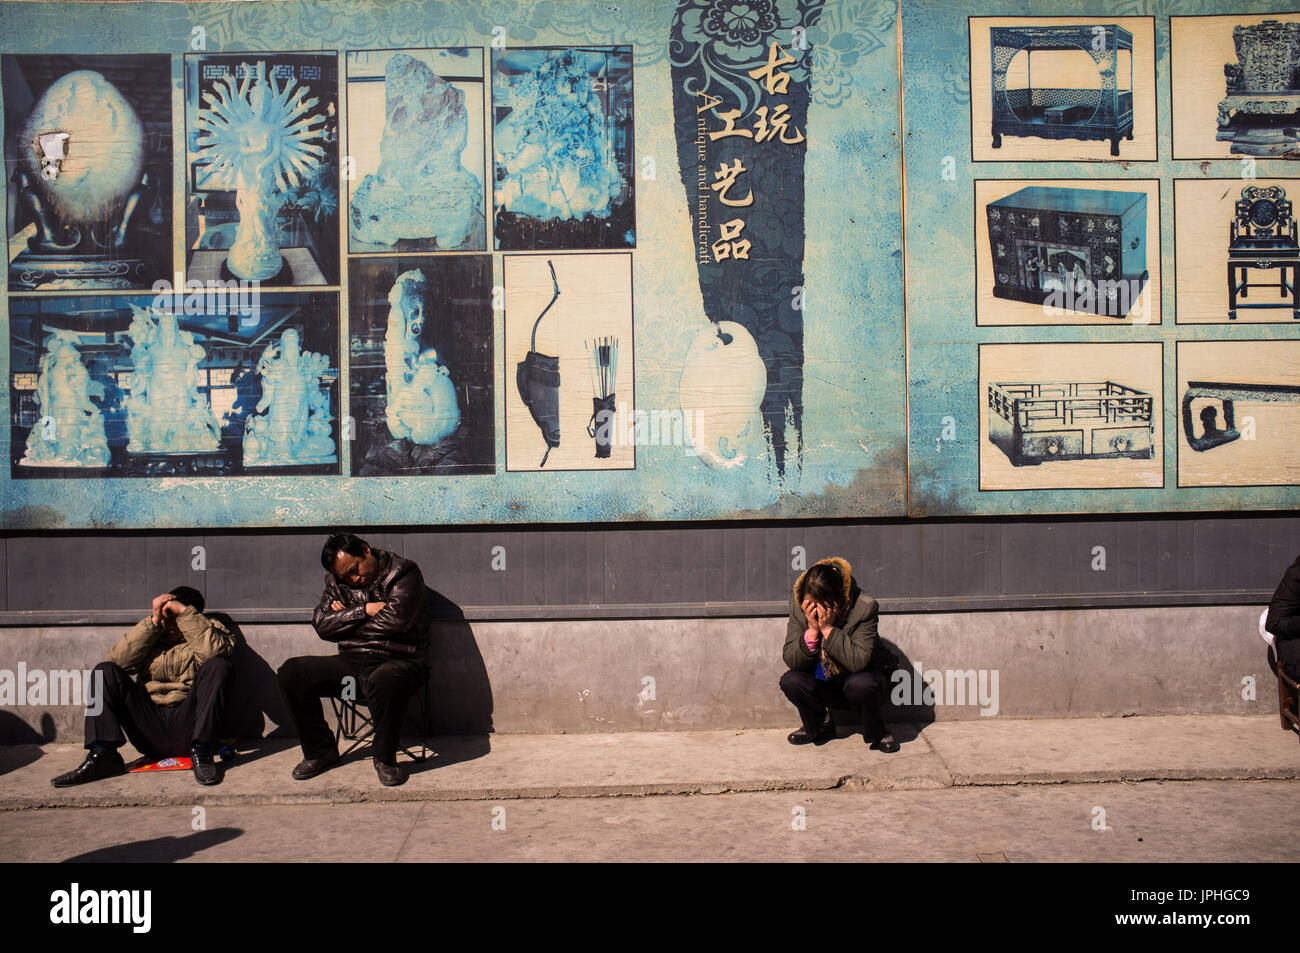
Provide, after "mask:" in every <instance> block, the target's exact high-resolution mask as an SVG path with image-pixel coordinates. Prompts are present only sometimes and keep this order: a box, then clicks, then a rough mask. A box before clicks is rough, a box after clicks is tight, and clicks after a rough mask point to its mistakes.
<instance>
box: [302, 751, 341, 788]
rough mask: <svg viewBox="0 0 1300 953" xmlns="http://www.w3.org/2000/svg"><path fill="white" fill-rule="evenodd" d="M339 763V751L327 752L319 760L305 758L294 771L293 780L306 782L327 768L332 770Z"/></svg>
mask: <svg viewBox="0 0 1300 953" xmlns="http://www.w3.org/2000/svg"><path fill="white" fill-rule="evenodd" d="M338 763H339V753H338V751H337V750H334V751H330V752H327V753H325V754H323V755H321V756H320V757H318V758H303V759H302V760H301V761H299V762H298V764H297V766H296V767H295V768H294V769H293V779H294V780H295V781H306V780H307V779H308V778H314V777H316V775H318V774H320V773H321V772H322V771H324V770H326V769H327V768H332V767H334V765H336V764H338Z"/></svg>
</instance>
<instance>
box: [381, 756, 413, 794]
mask: <svg viewBox="0 0 1300 953" xmlns="http://www.w3.org/2000/svg"><path fill="white" fill-rule="evenodd" d="M375 774H377V775H379V783H380V784H382V785H383V786H384V787H388V788H393V787H397V785H399V784H405V783H406V769H405V768H404V767H402V766H401V765H400V764H385V763H384V762H382V761H380V760H379V759H378V758H376V759H375Z"/></svg>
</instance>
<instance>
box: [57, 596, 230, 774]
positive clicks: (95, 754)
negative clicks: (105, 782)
mask: <svg viewBox="0 0 1300 953" xmlns="http://www.w3.org/2000/svg"><path fill="white" fill-rule="evenodd" d="M234 650H235V639H234V636H232V635H231V634H230V631H229V630H228V629H227V628H226V627H225V626H223V625H222V624H221V623H220V622H218V621H217V620H215V619H209V618H208V617H207V616H205V615H203V595H202V594H201V593H200V592H199V591H198V590H197V589H192V588H190V587H189V586H177V587H176V588H175V589H173V590H172V591H171V592H166V593H163V594H162V595H160V596H158V597H157V598H156V599H154V601H153V608H152V611H151V612H150V614H149V616H148V617H147V618H145V619H141V620H140V621H139V622H138V623H136V625H135V627H134V628H133V629H131V631H129V632H127V633H126V635H124V636H122V638H121V639H120V640H119V641H118V643H117V644H116V645H114V646H113V648H112V649H111V650H110V651H109V653H108V661H106V662H100V663H99V664H98V665H96V666H95V670H94V673H93V674H92V675H91V678H92V679H95V680H97V681H98V680H100V679H102V685H103V699H104V701H103V707H102V709H101V711H100V713H99V714H97V715H87V716H86V748H87V749H89V750H88V751H87V753H86V760H85V761H83V762H82V763H81V764H80V765H79V766H78V767H76V768H74V769H73V770H71V771H69V772H68V773H67V774H61V775H59V776H58V777H57V778H55V779H54V780H53V781H52V782H51V783H52V784H53V785H54V786H55V787H56V788H63V787H69V786H71V785H73V784H85V783H86V782H87V781H98V780H99V779H100V778H109V777H113V776H114V775H118V774H123V773H124V772H125V770H126V765H125V764H123V762H122V756H121V755H120V754H118V751H117V749H118V748H120V747H121V746H122V744H123V743H124V742H125V741H126V739H127V738H129V739H130V740H131V744H133V745H134V746H135V747H136V749H137V750H139V752H140V753H141V754H143V755H144V756H145V757H146V758H148V759H149V760H151V761H157V760H158V759H160V758H169V757H181V756H183V755H186V754H188V755H189V756H190V760H191V767H192V769H193V771H194V778H195V780H197V781H198V782H199V784H217V783H218V782H219V781H220V780H221V776H220V774H218V772H217V766H216V763H215V762H214V761H213V759H212V747H213V744H214V743H215V742H216V740H217V737H218V735H217V728H218V725H219V724H220V720H221V711H222V707H223V705H224V702H225V697H226V692H227V689H228V686H229V684H230V671H231V665H230V654H231V652H233V651H234ZM133 675H138V676H140V677H141V678H142V679H144V680H145V684H143V685H142V684H140V682H138V681H136V680H135V679H134V678H132V676H133Z"/></svg>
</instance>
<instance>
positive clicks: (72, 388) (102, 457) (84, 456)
mask: <svg viewBox="0 0 1300 953" xmlns="http://www.w3.org/2000/svg"><path fill="white" fill-rule="evenodd" d="M103 397H104V385H103V384H101V383H100V382H98V381H94V380H91V378H90V373H89V372H88V371H87V370H86V366H85V365H84V364H83V363H82V362H81V354H80V353H79V352H78V351H77V334H76V332H74V331H68V330H64V329H62V328H60V329H57V330H55V331H54V333H53V334H51V335H50V336H49V337H48V338H46V339H45V353H44V354H43V355H42V356H41V362H40V366H39V376H38V377H37V379H36V403H37V405H38V406H39V407H40V411H41V419H40V421H39V422H38V423H37V425H36V426H35V427H33V428H32V432H31V434H30V436H28V438H27V451H26V453H25V454H24V455H23V458H22V459H21V460H20V461H19V463H20V464H22V465H24V466H40V467H103V466H107V465H108V461H109V451H108V439H107V437H106V436H105V434H104V416H103V413H102V412H101V411H100V408H99V407H97V406H95V404H94V403H93V401H92V398H93V399H94V400H102V399H103Z"/></svg>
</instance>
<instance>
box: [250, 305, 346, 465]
mask: <svg viewBox="0 0 1300 953" xmlns="http://www.w3.org/2000/svg"><path fill="white" fill-rule="evenodd" d="M328 370H329V358H328V357H327V356H326V355H324V354H318V353H316V352H314V351H304V350H302V348H301V345H300V341H299V336H298V332H297V331H296V330H294V329H293V328H289V329H288V330H286V331H285V332H284V333H283V334H281V335H280V340H279V341H273V342H271V343H270V344H268V345H267V346H266V350H265V351H263V352H262V357H261V359H260V360H259V361H258V362H257V374H258V376H259V377H260V378H261V381H262V398H261V400H259V401H258V402H257V408H256V410H255V411H254V413H253V414H251V415H250V416H249V418H248V421H247V422H246V423H245V425H244V466H245V467H271V466H302V465H308V464H316V463H333V462H335V460H337V459H338V458H337V456H336V455H335V446H334V438H333V436H332V435H331V427H330V421H331V420H333V417H332V416H331V415H330V399H329V392H328V391H327V390H325V387H324V385H323V384H322V381H321V379H322V378H323V377H324V376H325V374H326V372H327V371H328Z"/></svg>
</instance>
